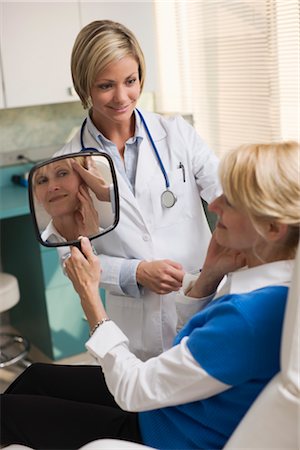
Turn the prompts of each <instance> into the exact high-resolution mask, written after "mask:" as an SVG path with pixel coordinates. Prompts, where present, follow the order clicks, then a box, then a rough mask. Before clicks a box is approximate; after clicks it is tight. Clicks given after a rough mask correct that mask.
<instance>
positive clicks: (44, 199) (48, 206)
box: [34, 160, 82, 218]
mask: <svg viewBox="0 0 300 450" xmlns="http://www.w3.org/2000/svg"><path fill="white" fill-rule="evenodd" d="M81 183H82V180H81V178H80V176H79V175H78V173H77V172H76V171H74V170H73V168H72V166H71V163H70V160H67V161H66V160H61V161H56V162H54V163H52V164H48V165H46V166H43V167H41V168H40V169H38V170H37V171H36V173H35V176H34V193H35V196H36V198H37V200H38V202H39V203H41V204H42V205H43V206H44V208H45V210H46V211H47V213H48V214H50V216H51V217H52V218H55V217H60V216H62V215H65V214H71V213H73V212H74V211H75V210H76V209H77V208H78V206H79V200H78V197H77V194H78V189H79V186H80V184H81Z"/></svg>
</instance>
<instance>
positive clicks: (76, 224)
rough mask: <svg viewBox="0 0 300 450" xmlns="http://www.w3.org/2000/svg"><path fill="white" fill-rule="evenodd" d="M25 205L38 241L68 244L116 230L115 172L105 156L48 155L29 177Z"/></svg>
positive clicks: (90, 153)
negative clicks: (30, 213)
mask: <svg viewBox="0 0 300 450" xmlns="http://www.w3.org/2000/svg"><path fill="white" fill-rule="evenodd" d="M29 196H30V207H31V212H32V215H33V218H34V222H35V227H36V232H37V234H38V238H39V241H40V242H41V243H42V244H43V245H46V246H51V247H57V246H61V245H71V244H74V243H75V242H76V241H78V237H79V236H87V237H89V239H94V238H95V237H98V236H101V235H102V234H104V233H107V232H108V231H110V230H112V229H113V228H115V226H116V225H117V222H118V216H119V214H118V195H117V183H116V176H115V172H114V168H113V164H112V161H111V159H110V158H109V157H108V156H107V155H106V154H99V153H97V152H88V153H84V154H83V153H80V154H72V155H64V156H62V157H58V158H53V159H51V160H48V161H46V162H43V163H42V164H38V165H37V166H35V167H34V168H33V169H32V170H31V172H30V175H29Z"/></svg>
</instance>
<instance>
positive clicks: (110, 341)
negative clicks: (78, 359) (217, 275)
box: [86, 261, 294, 411]
mask: <svg viewBox="0 0 300 450" xmlns="http://www.w3.org/2000/svg"><path fill="white" fill-rule="evenodd" d="M293 266H294V261H278V262H274V263H270V264H264V265H261V266H259V267H256V268H251V269H248V268H245V269H243V270H241V271H238V272H235V273H232V274H230V275H229V276H228V279H227V282H226V283H225V284H226V290H227V292H232V293H233V292H234V293H242V292H249V291H253V290H255V289H259V288H261V287H264V286H271V285H272V286H273V285H284V286H288V285H289V284H290V280H291V276H292V270H293ZM223 287H224V289H225V285H224V286H223ZM218 295H222V294H219V293H218ZM180 297H181V298H180ZM187 299H188V301H189V302H191V301H192V302H193V301H194V302H198V300H197V299H191V298H189V297H185V295H184V292H182V293H181V296H180V295H179V296H178V301H179V302H182V304H183V305H186V304H188V302H187ZM201 301H202V300H201V299H200V300H199V302H201ZM201 306H202V305H201V303H199V304H198V308H199V309H201ZM187 339H188V338H187V337H184V338H183V339H182V340H181V342H180V344H179V345H176V346H174V347H172V348H171V349H170V350H168V351H166V352H164V353H162V354H160V355H159V356H157V357H155V358H151V359H149V360H147V361H146V362H143V361H141V360H139V359H138V358H137V357H136V356H135V355H134V354H133V353H131V352H130V351H129V349H128V339H127V338H126V336H125V335H124V334H123V333H122V331H121V330H120V329H119V328H118V327H117V325H116V324H114V322H112V321H110V322H105V323H104V324H103V325H101V326H100V327H99V328H98V329H97V330H96V331H95V333H94V334H93V335H92V337H91V338H90V339H89V341H88V342H87V344H86V347H87V349H88V351H89V352H90V353H91V354H92V355H93V356H94V357H95V358H96V359H97V360H98V362H99V364H100V365H101V367H102V370H103V372H104V375H105V379H106V382H107V385H108V388H109V390H110V392H111V393H112V394H113V395H114V397H115V400H116V402H117V403H118V404H119V405H120V407H121V408H123V409H125V410H128V411H147V410H151V409H155V408H161V407H166V406H174V405H179V404H184V403H188V402H192V401H196V400H201V399H205V398H208V397H210V396H213V395H217V394H218V393H220V392H224V391H225V390H227V389H229V388H230V386H228V385H227V384H224V383H222V382H220V381H219V380H217V379H215V378H213V377H211V376H210V375H209V374H208V373H207V372H206V371H205V370H204V369H203V368H202V367H201V366H200V365H199V364H198V363H197V362H196V361H195V359H194V358H193V356H192V354H191V353H190V351H189V349H188V347H187V345H186V342H187Z"/></svg>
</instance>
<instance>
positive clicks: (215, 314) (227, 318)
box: [139, 286, 288, 449]
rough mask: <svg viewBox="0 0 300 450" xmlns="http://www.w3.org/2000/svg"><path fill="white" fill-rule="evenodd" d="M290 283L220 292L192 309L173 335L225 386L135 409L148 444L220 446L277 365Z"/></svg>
mask: <svg viewBox="0 0 300 450" xmlns="http://www.w3.org/2000/svg"><path fill="white" fill-rule="evenodd" d="M287 292H288V288H287V287H285V286H269V287H264V288H261V289H258V290H255V291H252V292H248V293H241V294H229V295H224V296H222V297H220V298H218V299H216V300H214V301H213V302H211V303H210V304H209V305H208V306H207V307H206V308H205V309H204V310H203V311H201V312H199V313H198V314H196V315H195V316H194V317H193V318H192V319H191V320H190V321H189V322H188V323H187V324H186V326H185V327H184V328H183V329H182V330H181V332H180V333H179V334H178V335H177V337H176V338H175V341H174V345H177V344H178V343H179V342H180V341H181V339H182V338H183V337H184V336H188V341H187V346H188V348H189V350H190V352H191V353H192V355H193V357H194V358H195V360H196V361H197V362H198V363H199V364H200V365H201V367H202V368H203V369H204V370H205V371H206V372H207V373H209V375H211V376H213V377H215V378H216V379H218V380H219V381H222V382H223V383H226V384H228V385H231V386H232V387H231V388H229V389H228V390H227V391H224V392H222V393H220V394H218V395H215V396H213V397H210V398H208V399H205V400H201V401H195V402H192V403H187V404H184V405H179V406H176V407H167V408H161V409H157V410H153V411H147V412H142V413H139V421H140V429H141V434H142V438H143V442H144V443H145V444H146V445H149V446H152V447H156V448H160V449H221V448H223V447H224V445H225V443H226V442H227V440H228V438H229V437H230V435H231V434H232V432H233V431H234V429H235V428H236V426H237V425H238V424H239V422H240V420H241V419H242V417H243V416H244V414H245V413H246V412H247V410H248V409H249V407H250V406H251V404H252V403H253V402H254V400H255V399H256V397H257V396H258V395H259V393H260V392H261V390H262V389H263V388H264V387H265V386H266V384H267V383H268V382H269V381H270V379H271V378H272V377H273V376H274V375H275V374H276V373H277V372H278V371H279V352H280V341H281V331H282V323H283V316H284V309H285V304H286V298H287Z"/></svg>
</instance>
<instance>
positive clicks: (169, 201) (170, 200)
mask: <svg viewBox="0 0 300 450" xmlns="http://www.w3.org/2000/svg"><path fill="white" fill-rule="evenodd" d="M136 111H137V113H138V115H139V116H140V118H141V121H142V124H143V126H144V128H145V130H146V133H147V136H148V138H149V140H150V143H151V145H152V148H153V150H154V153H155V156H156V158H157V161H158V164H159V167H160V170H161V171H162V174H163V176H164V179H165V183H166V190H165V191H163V193H162V194H161V197H160V198H161V204H162V205H163V206H164V207H165V208H172V206H174V205H175V203H176V201H177V198H176V196H175V194H174V193H173V192H172V191H171V190H170V181H169V177H168V174H167V172H166V170H165V168H164V165H163V162H162V160H161V157H160V156H159V153H158V150H157V147H156V145H155V143H154V141H153V138H152V136H151V133H150V130H149V128H148V126H147V124H146V121H145V119H144V117H143V115H142V113H141V112H140V111H139V110H138V109H137V108H136ZM86 120H87V119H86V118H85V119H84V121H83V123H82V125H81V130H80V145H81V150H80V151H81V152H84V151H88V150H96V151H99V150H97V149H96V148H94V147H85V146H84V142H83V133H84V128H85V126H86Z"/></svg>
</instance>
